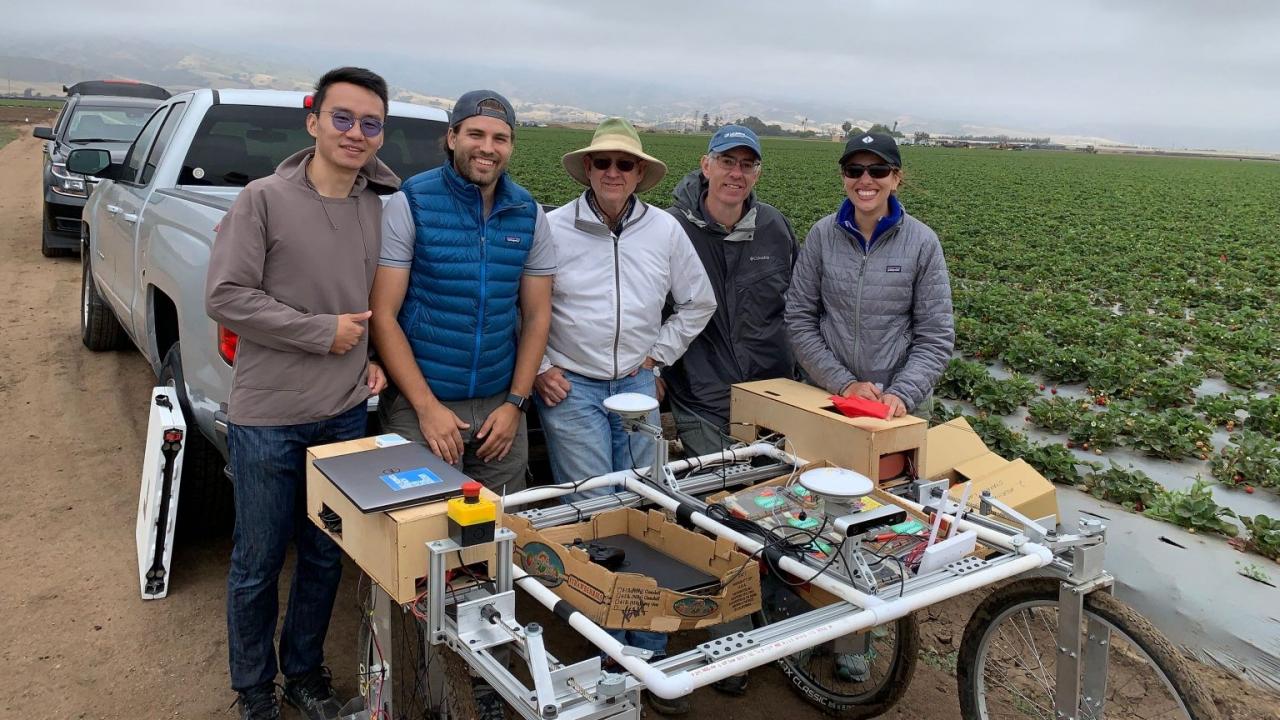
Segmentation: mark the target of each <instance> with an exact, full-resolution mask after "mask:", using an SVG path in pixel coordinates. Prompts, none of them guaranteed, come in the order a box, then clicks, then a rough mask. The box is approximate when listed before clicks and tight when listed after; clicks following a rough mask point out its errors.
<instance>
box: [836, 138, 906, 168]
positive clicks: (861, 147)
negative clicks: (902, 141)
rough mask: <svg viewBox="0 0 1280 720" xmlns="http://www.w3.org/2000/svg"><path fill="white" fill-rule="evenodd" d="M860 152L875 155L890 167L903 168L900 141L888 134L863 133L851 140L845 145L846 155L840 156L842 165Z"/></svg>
mask: <svg viewBox="0 0 1280 720" xmlns="http://www.w3.org/2000/svg"><path fill="white" fill-rule="evenodd" d="M859 151H866V152H869V153H875V154H876V155H879V156H880V159H881V160H884V161H885V162H887V163H889V164H890V165H892V166H894V167H896V168H900V167H902V155H900V154H899V153H898V141H897V140H894V139H893V136H892V135H888V134H886V133H861V134H858V135H854V136H853V137H851V138H849V141H848V142H846V143H845V144H844V154H843V155H841V156H840V164H841V165H844V164H845V163H846V162H848V161H849V158H851V157H853V154H854V153H856V152H859Z"/></svg>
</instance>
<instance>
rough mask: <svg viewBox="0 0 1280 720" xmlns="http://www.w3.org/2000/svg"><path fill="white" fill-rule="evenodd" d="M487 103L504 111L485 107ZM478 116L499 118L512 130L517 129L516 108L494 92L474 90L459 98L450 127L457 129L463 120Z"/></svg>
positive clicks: (454, 105) (450, 116)
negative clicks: (498, 106)
mask: <svg viewBox="0 0 1280 720" xmlns="http://www.w3.org/2000/svg"><path fill="white" fill-rule="evenodd" d="M486 101H487V102H491V103H497V104H499V105H501V106H502V109H501V110H498V109H496V108H491V107H484V103H485V102H486ZM477 115H484V116H486V117H492V118H498V119H499V120H502V121H503V122H505V123H506V124H508V125H510V126H511V129H512V130H514V129H515V127H516V111H515V108H513V107H511V103H509V102H507V99H506V98H504V97H502V95H500V94H498V93H496V92H494V91H492V90H472V91H471V92H469V93H466V94H465V95H463V96H462V97H460V98H458V102H456V103H454V104H453V112H452V113H450V114H449V127H450V128H455V127H457V126H458V123H460V122H462V121H463V120H466V119H467V118H469V117H475V116H477Z"/></svg>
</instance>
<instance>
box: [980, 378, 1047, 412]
mask: <svg viewBox="0 0 1280 720" xmlns="http://www.w3.org/2000/svg"><path fill="white" fill-rule="evenodd" d="M984 372H985V369H984ZM1035 396H1036V384H1035V383H1033V382H1031V381H1030V380H1028V379H1027V378H1026V377H1024V376H1022V375H1019V374H1017V373H1014V374H1013V375H1011V376H1010V377H1009V378H1008V379H1006V380H996V379H995V378H992V377H987V378H986V379H985V380H983V381H981V382H979V383H978V385H977V386H976V387H975V388H974V391H973V404H974V406H975V407H977V408H978V409H979V410H986V411H987V412H993V413H996V414H997V415H1008V414H1009V413H1011V412H1013V411H1014V410H1017V409H1018V407H1019V406H1020V405H1022V404H1023V403H1025V402H1026V401H1028V400H1030V399H1031V398H1033V397H1035Z"/></svg>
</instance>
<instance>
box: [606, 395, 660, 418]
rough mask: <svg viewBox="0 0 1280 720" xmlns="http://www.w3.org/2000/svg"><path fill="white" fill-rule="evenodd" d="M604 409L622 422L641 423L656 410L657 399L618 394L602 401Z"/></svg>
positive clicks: (646, 396)
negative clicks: (615, 415)
mask: <svg viewBox="0 0 1280 720" xmlns="http://www.w3.org/2000/svg"><path fill="white" fill-rule="evenodd" d="M604 409H605V410H608V411H609V412H611V413H615V414H617V415H618V416H619V417H621V418H622V419H623V420H631V421H633V422H643V421H645V420H647V419H648V418H649V413H651V412H653V411H654V410H657V409H658V399H657V398H653V397H649V396H648V395H644V394H642V393H618V394H617V395H610V396H609V397H607V398H605V399H604Z"/></svg>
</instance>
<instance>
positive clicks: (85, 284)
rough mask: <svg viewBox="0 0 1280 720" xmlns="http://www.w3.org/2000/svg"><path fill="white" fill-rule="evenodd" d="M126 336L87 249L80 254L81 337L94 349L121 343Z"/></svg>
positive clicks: (113, 347) (85, 344)
mask: <svg viewBox="0 0 1280 720" xmlns="http://www.w3.org/2000/svg"><path fill="white" fill-rule="evenodd" d="M126 338H127V336H126V335H125V334H124V328H122V327H120V321H119V320H117V319H116V314H115V313H113V312H111V306H110V305H107V303H106V301H104V300H103V299H102V296H101V295H99V294H98V285H97V283H95V282H94V281H93V272H92V271H91V268H90V267H89V253H88V252H83V253H81V254H80V341H81V342H82V343H84V346H85V347H87V348H89V349H90V350H92V351H94V352H102V351H104V350H117V349H119V348H122V347H124V345H125V340H126Z"/></svg>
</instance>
